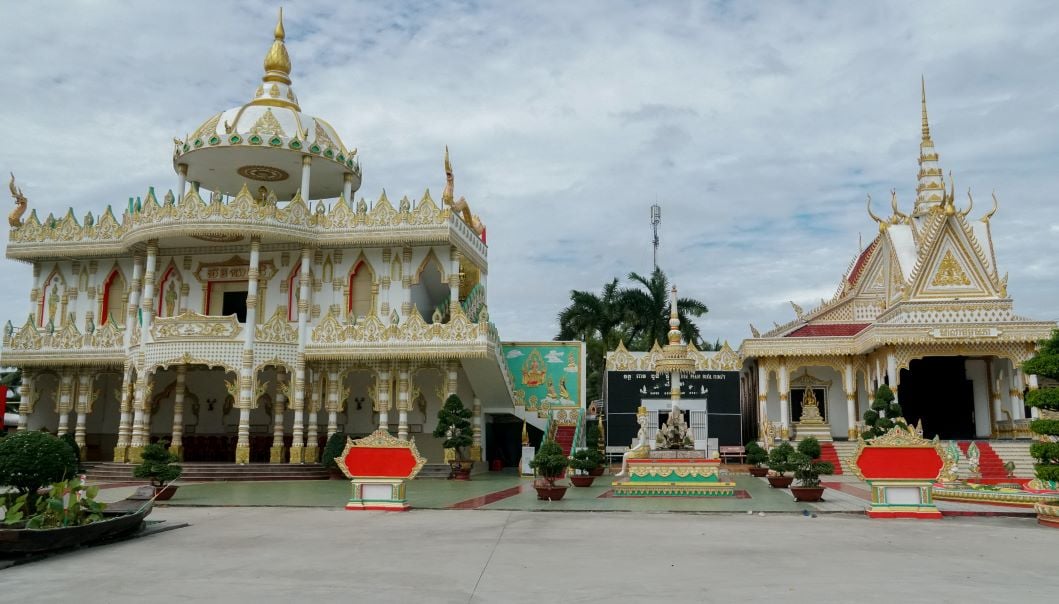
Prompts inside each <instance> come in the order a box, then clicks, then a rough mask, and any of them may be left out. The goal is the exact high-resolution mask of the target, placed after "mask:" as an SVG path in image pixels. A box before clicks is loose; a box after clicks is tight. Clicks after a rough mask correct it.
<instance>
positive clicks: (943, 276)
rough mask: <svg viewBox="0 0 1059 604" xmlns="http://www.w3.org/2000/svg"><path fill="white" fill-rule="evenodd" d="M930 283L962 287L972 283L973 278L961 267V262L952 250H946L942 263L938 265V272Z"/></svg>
mask: <svg viewBox="0 0 1059 604" xmlns="http://www.w3.org/2000/svg"><path fill="white" fill-rule="evenodd" d="M930 284H931V285H933V286H941V287H962V286H967V285H970V284H971V280H970V279H969V278H968V277H967V273H965V272H964V271H963V269H962V268H961V267H960V264H959V263H958V262H956V258H955V257H954V256H953V255H952V251H946V252H945V256H944V257H943V258H942V259H941V264H939V265H938V272H936V273H935V274H934V278H933V279H932V280H931V281H930Z"/></svg>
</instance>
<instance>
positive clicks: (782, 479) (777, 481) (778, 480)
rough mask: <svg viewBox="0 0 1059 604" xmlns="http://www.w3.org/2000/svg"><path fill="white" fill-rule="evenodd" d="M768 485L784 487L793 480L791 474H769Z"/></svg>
mask: <svg viewBox="0 0 1059 604" xmlns="http://www.w3.org/2000/svg"><path fill="white" fill-rule="evenodd" d="M768 479H769V486H770V487H772V488H774V489H786V488H787V487H789V486H791V483H792V482H794V477H793V476H769V477H768Z"/></svg>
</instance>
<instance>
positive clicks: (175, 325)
mask: <svg viewBox="0 0 1059 604" xmlns="http://www.w3.org/2000/svg"><path fill="white" fill-rule="evenodd" d="M241 331H242V326H241V325H239V320H238V319H237V318H236V317H235V316H234V315H229V316H225V317H213V316H207V315H200V314H199V313H197V312H194V311H191V310H187V311H184V312H183V313H182V314H180V315H177V316H175V317H159V318H158V319H156V320H155V323H154V325H152V326H151V335H152V336H154V339H155V341H159V342H161V341H165V340H182V339H208V340H214V339H224V340H228V339H232V338H234V337H235V336H237V335H239V332H241Z"/></svg>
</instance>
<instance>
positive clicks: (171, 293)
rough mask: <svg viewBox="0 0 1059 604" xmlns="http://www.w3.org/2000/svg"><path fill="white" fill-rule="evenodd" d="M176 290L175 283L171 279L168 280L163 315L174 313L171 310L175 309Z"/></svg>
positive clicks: (169, 315)
mask: <svg viewBox="0 0 1059 604" xmlns="http://www.w3.org/2000/svg"><path fill="white" fill-rule="evenodd" d="M176 300H177V291H176V283H175V282H173V281H170V282H169V287H167V288H166V290H165V316H167V317H172V316H174V315H175V313H174V312H173V311H175V310H176Z"/></svg>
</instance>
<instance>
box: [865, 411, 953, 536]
mask: <svg viewBox="0 0 1059 604" xmlns="http://www.w3.org/2000/svg"><path fill="white" fill-rule="evenodd" d="M852 461H853V463H852V467H853V472H854V473H855V474H856V475H857V477H858V478H860V479H861V480H864V481H865V482H867V483H868V486H869V487H871V504H870V505H869V506H868V509H867V514H868V517H869V518H917V519H922V520H930V519H938V518H941V511H940V510H939V509H938V507H937V506H936V505H934V495H933V490H932V489H933V484H934V482H935V481H937V480H938V477H939V476H942V475H948V474H949V470H950V469H951V467H952V460H951V459H949V458H948V457H947V456H946V455H945V451H944V449H942V447H941V444H939V443H937V442H934V441H929V440H926V439H924V438H923V437H922V436H920V435H919V434H918V433H917V432H916V430H915V429H914V428H906V427H902V426H895V427H894V428H893V429H891V430H890V431H889V432H887V433H886V434H883V435H882V436H880V437H878V438H874V439H872V440H871V441H867V442H866V441H863V440H862V441H860V446H859V447H858V448H857V451H856V453H854V454H853V458H852Z"/></svg>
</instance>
